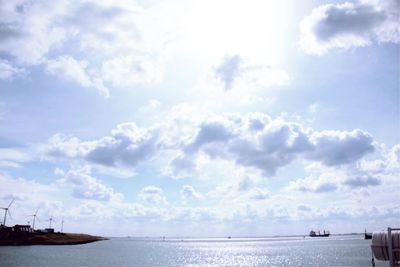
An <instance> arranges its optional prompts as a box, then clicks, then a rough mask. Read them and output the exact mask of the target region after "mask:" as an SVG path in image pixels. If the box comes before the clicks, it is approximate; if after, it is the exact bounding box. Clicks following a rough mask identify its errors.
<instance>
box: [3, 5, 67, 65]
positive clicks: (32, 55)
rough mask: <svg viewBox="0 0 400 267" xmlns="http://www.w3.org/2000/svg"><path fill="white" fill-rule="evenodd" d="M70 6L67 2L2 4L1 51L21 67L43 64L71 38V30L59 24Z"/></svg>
mask: <svg viewBox="0 0 400 267" xmlns="http://www.w3.org/2000/svg"><path fill="white" fill-rule="evenodd" d="M68 5H69V3H67V2H65V1H52V2H51V3H50V2H47V1H35V2H33V3H31V2H29V1H6V2H4V1H2V2H1V4H0V14H1V16H0V25H1V27H0V39H1V40H2V41H1V42H0V51H2V52H5V53H7V54H9V55H11V56H13V57H14V58H15V59H16V61H17V62H18V63H20V64H26V65H32V64H39V63H40V62H41V61H42V60H43V59H44V58H45V56H46V54H47V53H48V52H49V51H50V50H51V49H53V48H55V47H57V46H58V45H60V44H61V43H62V42H63V41H64V40H65V39H66V37H67V30H66V29H65V28H64V27H62V26H60V24H59V23H58V22H59V18H60V17H62V16H63V15H64V14H65V11H66V8H67V6H68Z"/></svg>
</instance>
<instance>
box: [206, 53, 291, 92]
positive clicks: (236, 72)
mask: <svg viewBox="0 0 400 267" xmlns="http://www.w3.org/2000/svg"><path fill="white" fill-rule="evenodd" d="M207 83H208V84H207ZM288 83H289V75H288V74H287V72H286V71H285V70H282V69H279V68H277V67H274V66H270V65H265V64H256V63H254V62H251V61H248V60H246V59H243V58H242V57H241V56H240V55H232V56H225V57H224V58H223V59H222V61H221V63H220V64H218V65H217V66H214V67H213V68H212V74H211V77H210V78H208V79H206V81H205V84H204V85H203V84H200V85H199V90H203V91H205V92H206V93H208V94H209V95H210V96H212V95H215V94H218V93H221V94H223V96H224V97H228V96H230V95H232V96H234V95H236V94H239V93H240V94H241V95H242V96H243V94H246V92H248V94H251V93H253V92H255V91H256V90H259V91H260V90H264V89H265V88H269V89H273V88H274V87H282V86H284V85H287V84H288ZM207 87H209V88H207ZM221 87H222V90H221V89H220V88H221ZM228 91H236V92H231V94H227V92H228Z"/></svg>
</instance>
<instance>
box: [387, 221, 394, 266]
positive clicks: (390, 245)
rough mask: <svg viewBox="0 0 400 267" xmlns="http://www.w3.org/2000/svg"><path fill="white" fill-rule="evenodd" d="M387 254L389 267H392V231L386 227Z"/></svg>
mask: <svg viewBox="0 0 400 267" xmlns="http://www.w3.org/2000/svg"><path fill="white" fill-rule="evenodd" d="M387 242H388V254H389V264H390V267H394V259H393V248H392V229H391V228H390V227H388V239H387Z"/></svg>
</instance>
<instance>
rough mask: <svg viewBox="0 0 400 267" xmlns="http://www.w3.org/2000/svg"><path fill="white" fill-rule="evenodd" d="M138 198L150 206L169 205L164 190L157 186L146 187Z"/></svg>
mask: <svg viewBox="0 0 400 267" xmlns="http://www.w3.org/2000/svg"><path fill="white" fill-rule="evenodd" d="M138 198H139V200H141V201H142V202H144V203H146V204H150V205H165V204H167V203H168V202H167V200H166V199H165V197H164V195H163V190H162V189H161V188H159V187H156V186H146V187H145V188H143V189H142V190H141V191H140V192H139V194H138Z"/></svg>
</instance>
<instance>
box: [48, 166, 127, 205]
mask: <svg viewBox="0 0 400 267" xmlns="http://www.w3.org/2000/svg"><path fill="white" fill-rule="evenodd" d="M55 174H56V175H59V176H61V177H62V178H60V179H59V180H58V182H59V183H61V184H65V185H67V186H70V187H71V188H72V192H73V196H74V197H76V198H82V199H94V200H100V201H116V200H120V199H122V195H121V194H119V193H115V192H114V190H113V188H111V187H109V186H106V185H104V184H103V183H102V182H101V181H99V180H98V179H96V178H95V177H93V176H91V169H90V168H89V167H80V168H72V169H70V170H69V171H67V172H64V171H62V170H60V169H56V170H55Z"/></svg>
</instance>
